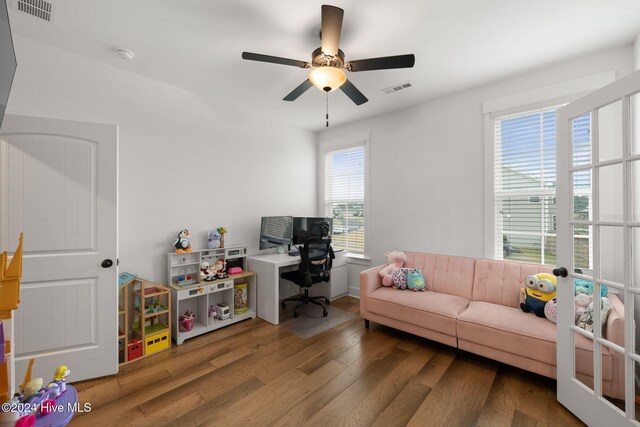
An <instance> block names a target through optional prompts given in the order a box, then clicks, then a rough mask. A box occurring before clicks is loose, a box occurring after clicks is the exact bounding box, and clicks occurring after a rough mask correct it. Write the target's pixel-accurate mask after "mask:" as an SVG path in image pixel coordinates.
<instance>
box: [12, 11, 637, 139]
mask: <svg viewBox="0 0 640 427" xmlns="http://www.w3.org/2000/svg"><path fill="white" fill-rule="evenodd" d="M16 1H17V0H9V4H10V5H11V4H12V3H15V2H16ZM53 2H54V3H55V4H56V14H55V22H54V23H53V24H49V23H45V22H41V21H39V20H37V19H35V18H33V17H31V16H28V15H24V14H22V13H20V12H17V11H16V9H15V8H14V7H10V11H11V24H12V27H13V31H14V32H16V33H18V34H21V35H24V36H27V37H30V38H33V39H36V40H39V41H41V42H43V43H47V44H50V45H53V46H56V47H60V48H63V49H66V50H69V51H72V52H76V53H78V54H80V55H83V56H87V57H89V58H93V59H95V60H98V61H102V62H104V63H107V64H110V65H113V66H116V67H119V68H123V69H127V70H130V71H132V72H135V73H139V74H142V75H144V76H148V77H151V78H154V79H157V80H161V81H164V82H166V83H169V84H172V85H175V86H178V87H181V88H184V89H187V90H190V91H193V92H196V93H199V94H204V95H208V96H212V97H215V98H216V99H220V100H221V102H232V103H234V104H237V105H240V106H242V108H247V109H250V111H248V113H250V114H261V115H264V116H267V117H269V118H271V119H273V120H278V121H281V122H284V123H287V124H290V125H293V126H296V127H301V128H305V129H310V130H316V131H317V130H322V129H323V127H324V113H325V95H324V93H323V92H321V91H319V90H317V89H315V88H311V89H309V90H308V91H307V92H306V93H305V94H303V95H302V96H301V97H300V98H298V100H296V101H294V102H285V101H282V98H283V97H284V96H285V95H286V94H288V93H289V92H290V91H291V90H293V89H294V88H295V87H296V86H298V85H299V84H300V83H301V82H302V81H303V80H305V79H306V77H307V73H308V71H307V70H303V69H300V68H296V67H288V66H282V65H276V64H267V63H259V62H253V61H243V60H242V59H241V57H240V55H241V53H242V52H243V51H249V52H256V53H262V54H267V55H274V56H282V57H287V58H292V59H300V60H305V61H309V60H310V58H311V52H312V51H313V50H314V49H315V48H316V47H318V46H320V39H319V37H318V33H319V30H320V6H321V4H322V3H323V2H321V1H315V0H306V1H300V0H277V1H265V0H215V1H212V0H135V1H132V0H82V1H80V0H54V1H53ZM330 4H333V5H335V6H339V7H341V8H343V9H344V11H345V13H344V24H343V31H342V39H341V43H340V48H341V49H342V50H343V51H344V52H345V57H346V60H347V61H348V60H352V59H364V58H370V57H378V56H387V55H397V54H405V53H414V54H415V55H416V65H415V67H414V68H411V69H401V70H384V71H367V72H360V73H350V74H348V77H349V79H350V80H351V81H352V82H353V83H354V84H355V85H356V86H357V87H358V88H359V89H360V90H361V91H362V92H363V93H364V94H365V96H367V97H368V98H369V102H368V103H366V104H364V105H361V106H359V107H358V106H356V105H355V104H353V103H352V102H351V101H350V100H349V99H348V98H347V97H346V96H345V95H344V94H343V93H342V92H341V91H336V92H333V93H331V94H330V95H329V102H330V115H331V124H332V125H337V124H340V123H345V122H349V121H353V120H358V119H362V118H365V117H371V116H374V115H378V114H383V113H387V112H389V111H393V110H398V109H401V108H406V107H409V106H412V105H416V104H419V103H421V102H425V101H427V100H429V99H434V98H437V97H441V96H443V95H446V94H450V93H453V92H459V91H461V90H463V89H466V88H469V87H473V86H477V85H480V84H483V83H487V82H490V81H495V80H498V79H500V78H503V77H506V76H511V75H514V74H516V73H519V72H521V71H524V70H527V69H531V68H536V67H541V66H544V65H545V64H548V63H551V62H554V61H557V60H560V59H563V58H568V57H575V56H579V55H582V54H585V53H588V52H592V51H597V50H601V49H604V48H607V47H612V46H622V45H627V44H630V43H632V41H633V40H634V39H635V37H636V35H637V34H638V33H639V32H640V1H638V0H536V1H531V0H484V1H478V0H455V1H452V0H395V1H393V2H392V1H384V0H368V1H363V0H359V1H358V0H343V1H341V0H332V1H331V3H330ZM119 47H122V48H127V49H131V50H133V51H134V52H135V54H136V58H135V60H134V61H132V62H127V61H123V60H121V59H119V58H118V57H117V56H116V55H115V54H113V50H114V49H115V48H119ZM406 81H410V82H411V83H412V84H413V87H412V88H410V89H407V90H403V91H401V92H397V93H394V94H390V95H387V94H384V93H382V89H384V88H387V87H389V86H393V85H395V84H398V83H403V82H406Z"/></svg>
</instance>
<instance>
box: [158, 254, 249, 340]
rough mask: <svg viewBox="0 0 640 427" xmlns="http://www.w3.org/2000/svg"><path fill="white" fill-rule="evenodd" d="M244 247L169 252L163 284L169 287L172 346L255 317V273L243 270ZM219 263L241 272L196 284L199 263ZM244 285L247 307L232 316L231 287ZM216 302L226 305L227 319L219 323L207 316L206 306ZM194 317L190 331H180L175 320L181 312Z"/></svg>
mask: <svg viewBox="0 0 640 427" xmlns="http://www.w3.org/2000/svg"><path fill="white" fill-rule="evenodd" d="M246 258H247V247H246V246H232V247H227V248H218V249H203V250H198V251H193V252H185V253H170V254H168V256H167V281H168V282H169V283H170V284H171V297H172V298H171V314H172V316H173V319H172V322H171V335H172V337H173V339H174V341H175V342H176V344H178V345H179V344H182V343H183V342H184V341H185V340H187V339H189V338H193V337H195V336H198V335H201V334H204V333H207V332H211V331H214V330H216V329H220V328H223V327H225V326H229V325H231V324H233V323H236V322H240V321H242V320H246V319H252V318H255V317H256V274H255V273H253V272H250V271H246V265H247V262H246ZM217 260H222V261H223V262H225V264H226V268H225V270H227V269H228V268H229V267H230V266H238V267H241V268H242V269H243V272H242V273H240V274H230V275H229V276H228V277H227V278H224V279H218V280H214V281H210V282H206V281H198V270H199V268H200V263H201V262H202V261H206V262H208V263H210V264H212V263H215V262H216V261H217ZM237 283H246V284H247V288H246V292H247V302H248V308H247V311H246V312H245V313H241V314H236V313H234V302H235V301H234V292H235V291H234V285H235V284H237ZM218 303H225V304H227V305H228V306H229V310H230V317H229V318H228V319H224V320H220V319H218V318H212V317H209V307H210V306H212V305H214V306H215V305H216V304H218ZM187 310H188V311H190V312H192V313H194V314H195V319H194V321H193V329H191V330H190V331H188V332H180V322H179V318H180V316H182V315H183V314H184V313H185V311H187Z"/></svg>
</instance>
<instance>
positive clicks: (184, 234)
mask: <svg viewBox="0 0 640 427" xmlns="http://www.w3.org/2000/svg"><path fill="white" fill-rule="evenodd" d="M190 237H191V234H189V230H187V229H186V228H185V229H184V230H182V231H181V232H180V233H178V237H176V239H175V240H174V241H173V243H171V244H172V245H173V246H175V248H176V253H182V252H191V250H192V249H191V241H190V240H189V238H190Z"/></svg>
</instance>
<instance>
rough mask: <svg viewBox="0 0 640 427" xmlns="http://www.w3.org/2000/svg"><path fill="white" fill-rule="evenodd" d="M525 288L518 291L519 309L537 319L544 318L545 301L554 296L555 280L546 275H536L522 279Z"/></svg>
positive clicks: (551, 276)
mask: <svg viewBox="0 0 640 427" xmlns="http://www.w3.org/2000/svg"><path fill="white" fill-rule="evenodd" d="M524 283H525V285H527V287H526V288H521V289H520V297H521V302H520V308H521V309H522V311H524V312H525V313H529V312H532V311H533V313H534V314H535V315H536V316H538V317H545V316H544V307H545V305H546V304H547V301H549V300H550V299H552V298H554V297H555V296H556V294H557V293H556V278H555V276H553V275H551V274H547V273H538V274H536V275H531V276H527V277H526V278H525V279H524Z"/></svg>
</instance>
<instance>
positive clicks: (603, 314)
mask: <svg viewBox="0 0 640 427" xmlns="http://www.w3.org/2000/svg"><path fill="white" fill-rule="evenodd" d="M609 310H611V302H610V301H609V298H607V297H601V298H600V326H601V327H602V326H604V324H605V323H606V322H607V317H608V316H609ZM594 322H595V319H594V318H593V302H592V303H591V304H589V306H588V307H587V309H586V310H585V312H584V313H582V315H581V316H580V319H578V322H576V326H578V327H580V328H582V329H584V330H585V331H588V332H593V324H594Z"/></svg>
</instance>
